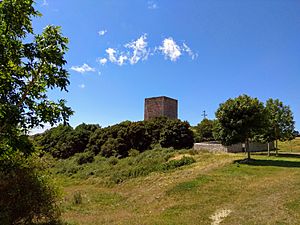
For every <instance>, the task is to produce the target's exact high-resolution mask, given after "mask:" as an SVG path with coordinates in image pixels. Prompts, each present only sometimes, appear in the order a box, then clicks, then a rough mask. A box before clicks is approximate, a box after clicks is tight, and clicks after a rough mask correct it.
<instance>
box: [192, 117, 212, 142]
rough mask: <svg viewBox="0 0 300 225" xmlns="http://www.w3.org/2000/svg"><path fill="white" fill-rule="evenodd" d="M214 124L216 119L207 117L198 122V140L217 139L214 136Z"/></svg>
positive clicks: (196, 136) (196, 137) (196, 138)
mask: <svg viewBox="0 0 300 225" xmlns="http://www.w3.org/2000/svg"><path fill="white" fill-rule="evenodd" d="M214 126H215V121H214V120H209V119H206V118H205V119H203V120H202V121H201V122H200V123H199V124H197V126H196V127H195V131H196V134H195V140H196V142H202V141H212V140H215V139H214V136H213V129H214Z"/></svg>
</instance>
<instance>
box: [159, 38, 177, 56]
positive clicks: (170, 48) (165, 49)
mask: <svg viewBox="0 0 300 225" xmlns="http://www.w3.org/2000/svg"><path fill="white" fill-rule="evenodd" d="M158 49H159V50H160V51H161V52H162V53H163V54H164V55H165V57H166V58H170V60H171V61H174V62H175V61H176V60H177V59H178V58H179V57H180V56H181V54H182V53H181V49H180V46H179V45H177V44H176V42H175V41H174V40H173V38H171V37H169V38H166V39H164V40H163V43H162V46H159V47H158Z"/></svg>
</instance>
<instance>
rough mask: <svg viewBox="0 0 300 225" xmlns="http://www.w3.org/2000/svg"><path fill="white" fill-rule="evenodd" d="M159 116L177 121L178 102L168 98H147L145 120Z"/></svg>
mask: <svg viewBox="0 0 300 225" xmlns="http://www.w3.org/2000/svg"><path fill="white" fill-rule="evenodd" d="M159 116H165V117H168V118H170V119H177V117H178V101H177V100H176V99H173V98H169V97H166V96H160V97H153V98H145V111H144V120H149V119H152V118H155V117H159Z"/></svg>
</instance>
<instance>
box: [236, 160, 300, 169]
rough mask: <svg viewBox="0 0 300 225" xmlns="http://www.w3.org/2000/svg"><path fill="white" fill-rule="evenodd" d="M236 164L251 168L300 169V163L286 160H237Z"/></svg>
mask: <svg viewBox="0 0 300 225" xmlns="http://www.w3.org/2000/svg"><path fill="white" fill-rule="evenodd" d="M234 162H235V163H239V164H247V165H250V166H277V167H289V168H300V161H299V162H295V161H285V160H264V159H250V160H248V159H243V160H236V161H234Z"/></svg>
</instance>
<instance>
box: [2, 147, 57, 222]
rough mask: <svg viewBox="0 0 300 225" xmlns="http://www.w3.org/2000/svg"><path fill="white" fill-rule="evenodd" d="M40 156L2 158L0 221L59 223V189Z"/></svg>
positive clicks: (18, 155)
mask: <svg viewBox="0 0 300 225" xmlns="http://www.w3.org/2000/svg"><path fill="white" fill-rule="evenodd" d="M36 160H37V159H35V160H33V159H24V157H23V156H22V155H20V154H18V153H17V154H14V155H12V156H11V157H10V158H9V159H7V158H6V159H5V161H4V160H3V159H0V177H1V180H0V193H1V195H0V224H3V225H5V224H7V225H14V224H38V223H49V224H50V223H52V224H56V223H58V220H59V219H58V218H59V215H60V213H59V210H58V207H57V205H56V201H57V192H56V191H55V190H54V189H53V187H52V186H51V185H50V184H49V183H48V181H47V177H46V176H45V174H43V172H42V170H43V168H42V166H41V165H40V164H39V163H37V162H36Z"/></svg>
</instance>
